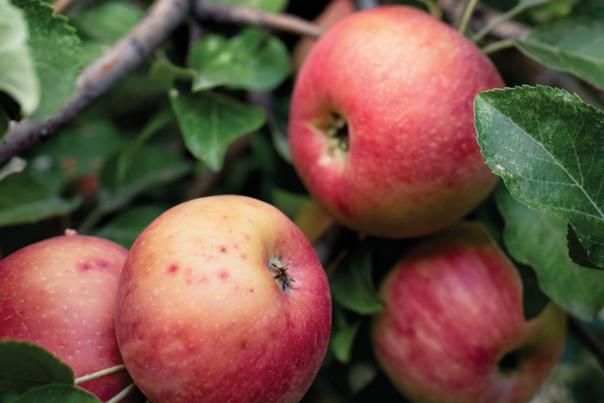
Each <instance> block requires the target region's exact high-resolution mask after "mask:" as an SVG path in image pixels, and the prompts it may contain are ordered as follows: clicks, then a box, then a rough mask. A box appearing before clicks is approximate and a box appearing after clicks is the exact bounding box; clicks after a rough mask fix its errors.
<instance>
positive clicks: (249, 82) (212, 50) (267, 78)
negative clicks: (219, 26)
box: [189, 28, 290, 91]
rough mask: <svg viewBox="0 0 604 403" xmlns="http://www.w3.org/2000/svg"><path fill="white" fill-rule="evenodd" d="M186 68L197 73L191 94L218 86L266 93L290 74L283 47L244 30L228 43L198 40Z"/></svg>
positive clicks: (264, 35) (275, 40) (261, 33)
mask: <svg viewBox="0 0 604 403" xmlns="http://www.w3.org/2000/svg"><path fill="white" fill-rule="evenodd" d="M189 66H190V67H191V68H193V69H194V70H196V71H197V73H198V74H197V76H196V78H195V80H194V81H193V91H200V90H207V89H210V88H214V87H217V86H221V85H226V86H228V87H234V88H241V89H245V90H250V91H267V90H271V89H273V88H275V87H276V86H277V85H279V84H280V83H281V82H282V81H283V80H284V79H285V78H286V77H287V76H288V74H289V72H290V62H289V54H288V52H287V47H286V46H285V45H284V44H283V42H281V40H279V39H278V38H277V37H274V36H270V35H268V34H267V33H265V32H264V31H262V30H261V29H259V28H247V29H245V30H243V31H242V32H241V33H240V34H238V35H237V36H235V37H233V38H231V39H227V38H224V37H222V36H220V35H206V36H204V37H202V38H201V39H200V40H199V41H198V42H197V43H196V44H195V46H194V47H193V49H191V52H190V53H189Z"/></svg>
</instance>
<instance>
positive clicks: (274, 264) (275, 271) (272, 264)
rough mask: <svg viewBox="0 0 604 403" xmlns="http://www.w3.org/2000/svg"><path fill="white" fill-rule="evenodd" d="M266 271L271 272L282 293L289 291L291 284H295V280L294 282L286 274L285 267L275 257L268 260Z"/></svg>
mask: <svg viewBox="0 0 604 403" xmlns="http://www.w3.org/2000/svg"><path fill="white" fill-rule="evenodd" d="M268 269H269V271H270V272H271V275H272V276H273V278H274V279H275V282H276V283H277V285H278V286H279V288H281V289H282V290H283V291H286V292H287V291H289V289H290V287H291V283H295V282H296V280H294V278H293V277H291V276H290V275H289V274H288V273H287V271H288V267H287V265H286V264H285V263H283V262H282V261H281V259H280V258H278V257H276V256H273V257H272V258H271V259H270V261H269V263H268Z"/></svg>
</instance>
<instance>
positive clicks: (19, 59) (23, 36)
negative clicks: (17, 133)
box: [0, 0, 40, 137]
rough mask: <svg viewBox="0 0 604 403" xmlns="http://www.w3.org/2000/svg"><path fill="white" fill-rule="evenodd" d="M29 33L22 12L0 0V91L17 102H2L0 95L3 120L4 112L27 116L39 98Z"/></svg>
mask: <svg viewBox="0 0 604 403" xmlns="http://www.w3.org/2000/svg"><path fill="white" fill-rule="evenodd" d="M28 37H29V32H28V28H27V22H26V21H25V18H24V16H23V12H22V11H21V10H19V9H18V8H16V7H15V6H13V5H12V4H11V3H10V2H9V1H8V0H0V93H5V94H7V95H8V96H9V97H11V98H12V100H14V102H16V103H17V104H18V106H17V108H15V105H14V104H13V103H11V102H8V103H7V102H4V100H3V99H2V98H1V97H0V112H2V115H3V119H4V120H5V121H6V117H7V116H8V117H11V118H12V119H21V118H22V117H25V116H29V115H30V114H32V113H33V112H34V111H35V110H36V108H37V107H38V104H39V102H40V87H39V83H38V77H37V75H36V70H35V68H34V61H33V59H32V54H31V50H30V49H29V47H28V45H27V40H28ZM12 100H11V101H12ZM15 109H16V110H15ZM4 132H5V130H2V131H0V133H4ZM0 137H1V136H0Z"/></svg>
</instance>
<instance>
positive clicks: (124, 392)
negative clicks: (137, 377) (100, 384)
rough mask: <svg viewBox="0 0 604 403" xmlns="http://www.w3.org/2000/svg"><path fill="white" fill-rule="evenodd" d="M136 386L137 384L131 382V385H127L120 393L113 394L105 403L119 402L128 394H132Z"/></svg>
mask: <svg viewBox="0 0 604 403" xmlns="http://www.w3.org/2000/svg"><path fill="white" fill-rule="evenodd" d="M135 387H136V385H135V384H133V383H131V384H130V385H128V386H126V387H125V388H124V389H123V390H122V391H121V392H120V393H118V394H117V395H115V396H113V397H112V398H111V399H109V400H107V401H106V402H105V403H117V402H119V401H121V400H122V399H123V398H125V397H126V396H128V394H130V392H132V390H133V389H134V388H135Z"/></svg>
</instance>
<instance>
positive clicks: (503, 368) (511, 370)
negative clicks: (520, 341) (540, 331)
mask: <svg viewBox="0 0 604 403" xmlns="http://www.w3.org/2000/svg"><path fill="white" fill-rule="evenodd" d="M530 354H531V349H530V347H524V348H515V349H513V350H510V351H508V352H506V353H505V354H503V355H502V356H501V358H499V360H498V361H497V369H498V371H499V373H500V374H502V375H504V376H507V377H511V376H514V375H516V374H520V373H521V372H522V367H523V364H524V362H525V361H526V359H527V357H528V356H530Z"/></svg>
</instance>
